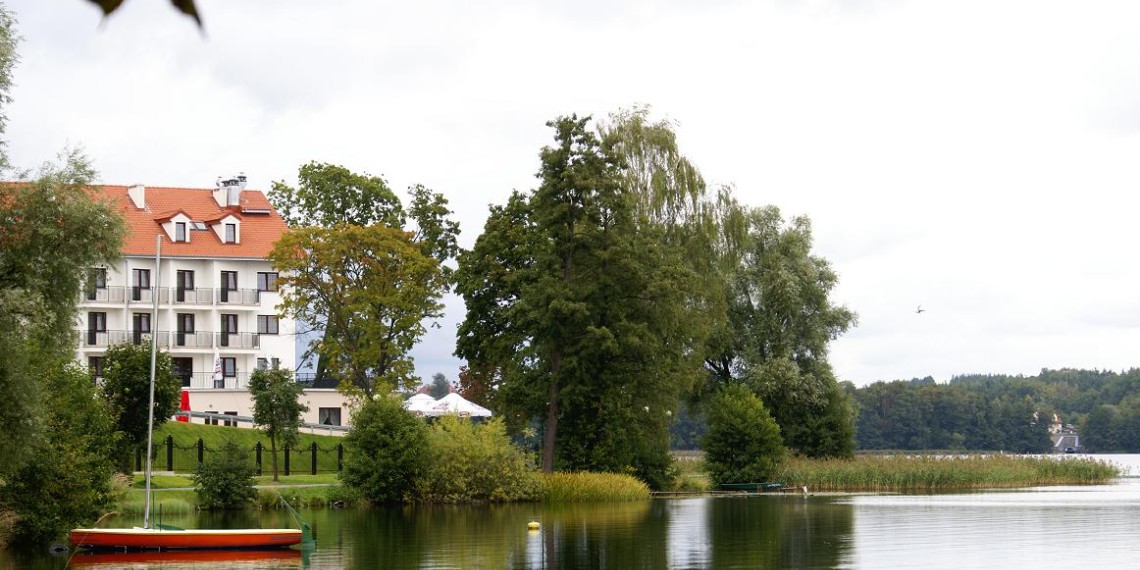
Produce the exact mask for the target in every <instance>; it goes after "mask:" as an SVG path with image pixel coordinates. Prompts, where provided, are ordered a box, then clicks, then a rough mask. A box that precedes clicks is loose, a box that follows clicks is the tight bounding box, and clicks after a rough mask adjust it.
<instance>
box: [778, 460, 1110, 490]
mask: <svg viewBox="0 0 1140 570" xmlns="http://www.w3.org/2000/svg"><path fill="white" fill-rule="evenodd" d="M1119 475H1120V470H1119V469H1118V468H1117V467H1115V466H1114V465H1112V464H1111V463H1109V462H1106V461H1098V460H1094V459H1088V458H1068V457H1066V458H1057V457H1047V456H1040V457H1034V456H1020V455H901V454H900V455H859V456H856V457H854V458H852V459H805V458H799V457H795V458H788V459H786V460H785V461H784V462H783V464H782V465H781V466H780V467H779V469H778V470H777V472H776V476H775V477H774V479H775V480H779V481H783V482H785V483H788V484H792V485H796V486H800V485H806V486H807V487H808V488H809V489H811V490H816V491H892V492H935V491H954V490H969V489H995V488H1013V487H1033V486H1040V485H1092V484H1098V483H1106V482H1107V481H1109V480H1110V479H1112V478H1114V477H1118V476H1119Z"/></svg>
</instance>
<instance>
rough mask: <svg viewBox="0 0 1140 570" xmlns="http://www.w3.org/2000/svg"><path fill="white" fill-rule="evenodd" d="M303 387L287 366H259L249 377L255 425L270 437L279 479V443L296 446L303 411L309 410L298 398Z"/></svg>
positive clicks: (270, 448)
mask: <svg viewBox="0 0 1140 570" xmlns="http://www.w3.org/2000/svg"><path fill="white" fill-rule="evenodd" d="M303 391H304V389H303V387H302V386H301V385H300V384H298V383H297V382H296V381H294V380H293V374H292V373H291V372H290V371H289V370H286V369H283V368H272V369H270V370H255V371H254V372H253V374H252V375H251V376H250V379H249V392H250V394H251V395H252V396H253V425H255V426H257V427H259V428H260V429H261V431H262V433H264V434H265V436H266V437H268V438H269V452H270V455H271V457H273V480H274V481H277V444H278V443H280V444H281V446H282V447H284V448H286V449H288V448H290V447H296V445H297V434H298V431H299V430H300V428H301V424H302V423H303V422H302V421H301V414H303V413H305V412H307V411H309V407H308V406H306V405H304V404H302V403H301V402H300V400H299V399H298V398H300V396H301V393H302V392H303Z"/></svg>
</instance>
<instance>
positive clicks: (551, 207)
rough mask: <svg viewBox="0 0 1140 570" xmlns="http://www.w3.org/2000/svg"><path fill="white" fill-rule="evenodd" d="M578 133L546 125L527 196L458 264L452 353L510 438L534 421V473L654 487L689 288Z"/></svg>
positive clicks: (670, 253)
mask: <svg viewBox="0 0 1140 570" xmlns="http://www.w3.org/2000/svg"><path fill="white" fill-rule="evenodd" d="M588 122H589V118H584V119H580V118H578V117H576V116H572V117H563V118H560V119H558V120H556V121H552V122H550V123H548V125H549V126H551V127H553V128H554V129H555V133H556V134H555V145H554V146H551V147H546V148H544V149H543V150H542V152H541V155H540V158H541V163H542V166H541V170H540V172H539V178H540V179H541V183H540V185H539V187H538V188H537V189H535V190H534V191H532V192H530V193H529V194H526V195H524V194H522V193H517V192H516V193H515V194H514V195H512V196H511V198H510V200H509V201H508V202H507V204H505V205H503V206H493V207H492V208H491V213H490V216H489V218H488V220H487V223H486V225H485V227H484V232H483V234H482V235H481V236H480V237H479V238H478V240H477V241H476V244H475V247H474V249H472V250H471V251H469V252H464V253H463V254H462V255H461V256H460V266H459V269H458V271H457V290H458V291H459V292H460V293H461V294H462V295H463V296H464V300H465V302H466V305H467V316H466V319H465V320H464V322H463V323H462V324H461V325H460V334H459V340H458V343H457V354H458V355H460V356H462V357H464V358H466V359H467V360H468V363H469V368H468V369H467V371H466V372H467V373H466V374H465V381H466V382H467V384H468V385H470V384H471V383H473V381H474V382H476V383H477V382H484V383H490V384H493V387H492V388H491V389H490V390H483V393H488V392H492V391H493V392H494V393H495V394H496V396H495V397H496V398H497V402H498V403H500V404H502V405H503V409H504V411H505V414H506V415H507V420H508V422H512V426H513V428H514V429H515V430H516V431H518V430H519V429H520V428H521V427H523V426H525V425H526V424H528V423H529V422H530V421H531V419H533V418H538V417H544V418H545V419H544V420H543V446H542V451H543V453H542V468H543V470H544V471H547V472H550V471H552V470H553V469H554V468H555V464H556V462H557V463H558V465H559V468H561V469H576V470H577V469H592V470H614V471H620V470H627V469H629V470H632V471H633V472H635V473H637V474H638V476H640V477H642V478H643V479H645V480H646V481H647V482H648V483H650V485H653V486H661V484H662V482H663V479H664V477H665V474H664V472H665V468H666V467H667V466H668V464H669V456H668V426H669V423H670V421H671V418H672V414H673V413H674V412H675V410H676V407H677V400H678V394H679V391H680V390H681V388H682V386H684V385H686V384H691V383H692V382H693V381H694V379H695V378H696V377H697V376H699V372H700V361H699V359H698V358H694V353H693V351H692V350H691V348H692V346H693V344H694V343H693V341H692V332H693V331H692V330H691V329H690V328H689V327H688V324H689V322H690V321H689V320H688V319H687V317H690V316H691V313H690V312H689V311H690V305H689V304H688V303H687V302H686V301H687V300H688V299H689V298H690V297H691V295H692V292H693V291H694V290H695V287H696V285H695V283H696V281H695V280H694V279H693V275H692V271H691V270H690V268H689V267H687V266H686V265H685V264H684V263H683V261H682V259H681V255H680V253H679V252H678V251H677V250H676V249H674V248H670V247H669V246H668V245H667V244H665V243H663V231H662V230H661V228H660V227H659V226H655V225H653V224H649V223H643V222H644V219H643V218H642V217H641V216H640V215H639V214H638V212H637V210H636V207H635V205H634V199H633V195H632V193H631V192H630V191H628V190H627V189H625V188H623V186H622V180H623V179H622V176H621V172H622V171H621V168H622V160H621V157H620V156H618V155H616V154H615V153H614V152H613V149H612V146H613V145H612V141H610V140H603V139H600V138H599V137H598V136H597V135H595V134H594V133H592V132H590V131H589V130H588V129H587V124H588Z"/></svg>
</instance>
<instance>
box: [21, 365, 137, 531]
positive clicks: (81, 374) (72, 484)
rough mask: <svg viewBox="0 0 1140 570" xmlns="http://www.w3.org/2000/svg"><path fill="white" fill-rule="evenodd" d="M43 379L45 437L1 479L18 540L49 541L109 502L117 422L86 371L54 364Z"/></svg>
mask: <svg viewBox="0 0 1140 570" xmlns="http://www.w3.org/2000/svg"><path fill="white" fill-rule="evenodd" d="M36 378H37V380H39V381H41V382H43V383H44V398H45V401H44V408H43V414H44V415H43V417H42V419H43V422H44V423H43V436H44V437H41V438H38V439H37V440H35V443H34V444H33V445H34V447H33V449H32V451H33V453H32V456H31V459H30V460H29V461H28V462H27V463H25V464H24V465H23V466H22V467H21V468H19V469H18V470H16V471H15V472H14V473H12V474H11V475H10V476H9V477H7V478H6V479H4V480H3V483H2V484H0V497H2V500H0V508H2V510H3V511H6V512H10V513H14V514H15V515H17V516H18V517H19V522H18V523H17V524H16V527H15V528H14V529H13V534H12V538H13V539H14V541H15V543H17V544H22V545H26V546H30V545H39V544H46V543H47V542H49V541H51V540H52V539H54V538H56V537H58V536H59V535H60V533H62V532H64V531H65V530H67V529H69V528H74V527H76V526H82V525H85V524H91V523H92V522H94V521H95V520H96V519H97V518H98V517H99V515H100V513H101V511H102V509H104V508H107V507H109V506H111V488H110V484H111V475H112V474H113V473H114V469H113V465H112V463H111V460H110V458H111V457H112V455H113V450H114V449H115V447H116V446H115V435H114V432H113V430H114V426H113V424H112V422H111V418H110V416H109V415H108V413H107V411H106V409H105V408H104V406H103V403H102V401H100V400H99V399H98V398H96V397H95V395H94V391H93V386H92V383H91V378H90V376H89V375H88V373H87V371H86V370H81V369H80V368H79V367H77V366H74V365H64V364H61V363H59V362H57V363H55V364H54V365H52V366H51V367H49V368H48V369H47V370H42V371H41V372H40V373H39V374H37V376H36Z"/></svg>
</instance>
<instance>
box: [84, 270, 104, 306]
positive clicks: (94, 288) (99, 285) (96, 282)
mask: <svg viewBox="0 0 1140 570" xmlns="http://www.w3.org/2000/svg"><path fill="white" fill-rule="evenodd" d="M106 288H107V268H105V267H95V268H92V269H89V270H88V271H87V300H88V301H94V300H95V298H96V297H98V292H99V290H100V289H106Z"/></svg>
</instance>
